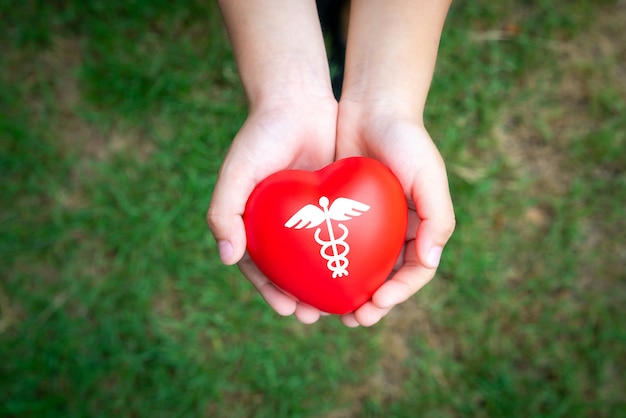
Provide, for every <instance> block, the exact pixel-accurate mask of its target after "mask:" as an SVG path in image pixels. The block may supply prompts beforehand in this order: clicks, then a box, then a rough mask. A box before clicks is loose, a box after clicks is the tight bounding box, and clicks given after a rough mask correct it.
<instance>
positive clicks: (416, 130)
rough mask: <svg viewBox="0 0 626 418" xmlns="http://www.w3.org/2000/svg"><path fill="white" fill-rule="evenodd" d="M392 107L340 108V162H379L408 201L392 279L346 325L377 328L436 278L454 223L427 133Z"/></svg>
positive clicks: (441, 170)
mask: <svg viewBox="0 0 626 418" xmlns="http://www.w3.org/2000/svg"><path fill="white" fill-rule="evenodd" d="M401 115H402V113H400V111H397V110H395V109H390V108H389V107H384V109H383V110H381V111H378V110H376V107H368V108H367V112H364V111H363V109H362V108H360V106H358V105H355V104H353V103H348V104H345V103H344V102H342V103H341V104H340V110H339V124H338V127H339V129H338V137H337V158H342V157H347V156H352V155H362V156H366V157H371V158H374V159H377V160H379V161H381V162H382V163H383V164H385V165H386V166H388V167H389V168H390V169H391V170H392V171H393V172H394V174H395V175H396V176H397V177H398V179H399V180H400V183H401V184H402V187H403V188H404V192H405V194H406V196H407V202H408V207H409V222H408V227H407V233H406V243H405V246H404V249H403V252H402V254H401V255H400V258H399V260H398V262H397V264H396V268H395V270H394V272H393V273H392V274H391V276H390V279H389V280H388V281H387V282H385V283H384V284H383V285H382V286H381V287H380V288H379V289H378V290H377V291H376V293H374V295H373V296H372V299H371V301H369V302H367V303H365V304H364V305H363V306H361V307H360V308H359V309H357V310H356V311H355V312H354V313H351V314H348V315H344V316H343V322H344V323H345V324H346V325H347V326H357V325H365V326H368V325H373V324H375V323H376V322H378V321H379V320H380V319H381V318H382V317H383V316H385V315H386V314H387V313H388V312H389V311H390V310H391V309H392V308H393V307H394V306H395V305H397V304H399V303H401V302H404V301H405V300H407V299H408V298H409V297H410V296H411V295H413V294H414V293H415V292H417V291H418V290H420V289H421V288H422V287H423V286H424V285H425V284H426V283H428V281H430V280H431V279H432V278H433V276H434V275H435V271H436V269H437V266H438V264H439V258H440V256H441V252H442V250H443V247H444V245H445V244H446V242H447V241H448V238H450V235H451V234H452V231H453V230H454V226H455V220H454V212H453V208H452V201H451V198H450V192H449V189H448V180H447V176H446V170H445V166H444V163H443V160H442V158H441V156H440V154H439V152H438V151H437V148H436V147H435V145H434V144H433V142H432V140H431V138H430V136H429V135H428V132H427V131H426V129H425V128H424V127H423V125H421V124H420V123H419V122H418V121H413V120H411V119H408V118H403V117H402V116H401Z"/></svg>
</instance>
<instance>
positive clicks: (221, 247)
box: [217, 240, 233, 264]
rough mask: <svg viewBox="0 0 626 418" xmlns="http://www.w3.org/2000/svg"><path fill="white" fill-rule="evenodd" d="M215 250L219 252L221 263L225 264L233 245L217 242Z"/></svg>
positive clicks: (226, 242) (231, 252)
mask: <svg viewBox="0 0 626 418" xmlns="http://www.w3.org/2000/svg"><path fill="white" fill-rule="evenodd" d="M217 249H218V251H219V252H220V259H221V260H222V263H224V264H227V262H228V260H229V259H230V256H231V255H232V254H233V245H232V244H231V243H230V242H228V241H225V240H223V241H218V242H217Z"/></svg>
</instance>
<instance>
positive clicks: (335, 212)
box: [285, 196, 370, 279]
mask: <svg viewBox="0 0 626 418" xmlns="http://www.w3.org/2000/svg"><path fill="white" fill-rule="evenodd" d="M329 203H330V202H329V201H328V198H327V197H326V196H322V197H320V200H319V204H320V206H321V207H322V209H320V208H318V207H317V206H315V205H306V206H304V207H302V208H301V209H300V210H299V211H297V212H296V213H295V214H294V215H293V216H292V217H291V218H289V220H288V221H287V222H286V223H285V226H286V227H287V228H294V229H302V228H306V229H311V228H315V227H316V226H318V225H321V224H322V223H323V222H324V221H326V228H328V237H329V240H328V241H324V240H322V239H321V238H320V232H321V231H322V228H317V230H316V231H315V235H314V237H315V241H316V242H317V243H318V244H320V245H321V246H322V248H320V255H321V256H322V258H324V260H327V261H328V262H327V263H326V267H328V270H330V271H331V272H332V273H333V279H334V278H336V277H343V276H347V275H348V270H347V268H348V263H349V261H348V257H347V255H348V252H349V251H350V246H349V245H348V243H347V242H346V237H347V236H348V228H346V226H345V225H343V224H338V226H339V228H340V229H341V230H342V231H343V234H342V235H341V237H339V238H335V232H334V231H333V226H332V223H331V222H330V221H331V220H333V221H349V220H350V219H352V218H353V217H355V216H361V215H362V214H363V213H365V212H367V211H368V210H369V209H370V207H369V206H368V205H366V204H365V203H361V202H357V201H356V200H352V199H348V198H345V197H339V198H337V199H335V201H334V202H333V204H332V205H330V208H329V207H328V205H329ZM339 246H340V247H342V251H341V253H340V252H339ZM329 248H330V249H331V251H332V253H330V254H329V253H328V251H327V250H328V249H329Z"/></svg>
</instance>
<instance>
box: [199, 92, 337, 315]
mask: <svg viewBox="0 0 626 418" xmlns="http://www.w3.org/2000/svg"><path fill="white" fill-rule="evenodd" d="M336 121H337V102H336V101H335V100H334V99H333V98H332V96H329V97H328V98H324V99H322V98H310V97H309V98H307V99H306V100H296V101H294V100H290V99H286V98H281V99H275V100H269V101H265V102H264V103H262V104H261V105H260V106H258V107H255V108H254V109H253V110H252V111H251V113H250V115H249V117H248V119H247V120H246V122H245V123H244V125H243V127H242V128H241V130H240V131H239V133H238V134H237V136H236V137H235V139H234V140H233V143H232V146H231V148H230V150H229V152H228V155H227V156H226V158H225V160H224V163H223V165H222V168H221V170H220V174H219V177H218V181H217V184H216V186H215V191H214V193H213V197H212V199H211V204H210V207H209V211H208V214H207V222H208V224H209V228H210V229H211V231H212V232H213V235H214V236H215V239H216V240H217V243H218V248H219V251H220V258H221V260H222V262H224V263H225V264H228V265H231V264H235V263H239V267H240V269H241V271H242V272H243V274H244V275H245V276H246V277H247V278H248V280H250V282H251V283H252V284H253V285H254V286H255V287H256V288H257V290H258V291H259V293H261V295H262V296H263V298H264V299H265V300H266V301H267V303H268V304H269V305H270V306H271V307H272V308H273V309H274V310H275V311H276V312H277V313H279V314H280V315H285V316H286V315H291V314H294V313H295V316H296V317H297V318H298V320H300V321H301V322H304V323H313V322H315V321H317V320H318V319H319V317H320V315H321V314H322V313H321V312H320V311H319V310H317V309H315V308H312V307H310V306H309V305H306V304H303V303H300V302H297V301H296V300H295V299H294V298H293V297H291V296H289V295H287V294H285V293H283V292H282V291H281V290H279V289H278V288H277V287H275V286H274V285H273V284H272V283H271V282H270V281H269V280H268V279H267V278H266V277H265V276H264V275H263V274H262V273H261V272H260V271H259V270H258V269H257V268H256V266H255V265H254V263H253V262H252V260H251V259H250V258H249V257H248V256H247V255H245V250H246V232H245V228H244V223H243V218H242V215H243V213H244V209H245V205H246V202H247V200H248V196H249V195H250V193H251V192H252V190H253V189H254V187H255V186H256V185H257V184H258V183H259V182H260V181H261V180H263V179H264V178H265V177H267V176H269V175H270V174H273V173H275V172H277V171H280V170H284V169H302V170H318V169H320V168H322V167H323V166H325V165H327V164H330V163H331V162H332V161H333V159H334V155H335V128H336Z"/></svg>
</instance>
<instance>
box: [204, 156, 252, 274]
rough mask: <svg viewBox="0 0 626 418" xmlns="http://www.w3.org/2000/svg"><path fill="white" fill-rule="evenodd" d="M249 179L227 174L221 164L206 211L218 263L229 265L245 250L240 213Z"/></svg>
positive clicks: (248, 193) (247, 191) (243, 227)
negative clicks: (214, 242) (215, 244)
mask: <svg viewBox="0 0 626 418" xmlns="http://www.w3.org/2000/svg"><path fill="white" fill-rule="evenodd" d="M251 184H252V182H249V181H248V180H247V179H246V176H242V175H241V172H240V173H239V175H235V176H232V175H229V172H228V169H227V168H226V167H225V166H223V167H222V170H221V171H220V175H219V176H218V179H217V183H216V185H215V189H214V191H213V196H212V197H211V203H210V204H209V209H208V211H207V224H208V225H209V229H210V230H211V233H212V234H213V237H214V238H215V241H216V242H217V248H218V251H219V254H220V259H221V260H222V263H224V264H226V265H233V264H236V263H237V262H239V260H241V258H242V257H243V255H244V253H245V252H246V229H245V226H244V223H243V213H244V210H245V207H246V201H247V199H248V196H249V195H250V193H251V192H252V188H253V186H252V185H251Z"/></svg>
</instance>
